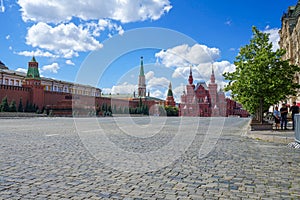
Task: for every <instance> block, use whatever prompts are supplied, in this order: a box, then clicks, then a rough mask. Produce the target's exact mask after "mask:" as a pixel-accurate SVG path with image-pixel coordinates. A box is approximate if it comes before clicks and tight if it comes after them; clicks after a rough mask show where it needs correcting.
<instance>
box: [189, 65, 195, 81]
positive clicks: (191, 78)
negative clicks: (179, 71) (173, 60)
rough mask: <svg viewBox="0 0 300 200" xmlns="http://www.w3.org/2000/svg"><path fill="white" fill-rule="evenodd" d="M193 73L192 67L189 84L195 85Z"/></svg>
mask: <svg viewBox="0 0 300 200" xmlns="http://www.w3.org/2000/svg"><path fill="white" fill-rule="evenodd" d="M193 81H194V80H193V72H192V66H190V76H189V84H190V85H192V84H193Z"/></svg>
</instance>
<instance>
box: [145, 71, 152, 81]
mask: <svg viewBox="0 0 300 200" xmlns="http://www.w3.org/2000/svg"><path fill="white" fill-rule="evenodd" d="M153 77H154V72H153V71H149V72H147V73H146V74H145V78H146V80H150V79H151V78H153Z"/></svg>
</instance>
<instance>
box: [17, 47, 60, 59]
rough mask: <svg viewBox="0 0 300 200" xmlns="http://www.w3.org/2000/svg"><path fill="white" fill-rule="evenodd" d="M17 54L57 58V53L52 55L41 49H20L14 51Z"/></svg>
mask: <svg viewBox="0 0 300 200" xmlns="http://www.w3.org/2000/svg"><path fill="white" fill-rule="evenodd" d="M15 53H16V54H18V55H21V56H27V57H32V56H36V57H50V58H57V57H58V56H57V55H54V54H52V53H50V52H48V51H42V50H40V49H37V50H35V51H21V52H15Z"/></svg>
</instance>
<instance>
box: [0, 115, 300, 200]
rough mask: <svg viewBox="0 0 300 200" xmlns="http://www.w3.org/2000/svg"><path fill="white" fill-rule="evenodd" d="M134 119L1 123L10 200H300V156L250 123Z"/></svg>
mask: <svg viewBox="0 0 300 200" xmlns="http://www.w3.org/2000/svg"><path fill="white" fill-rule="evenodd" d="M128 119H129V118H118V119H115V118H99V119H89V118H81V119H80V118H79V119H73V118H22V119H1V120H0V148H1V151H0V170H1V173H0V199H102V198H104V199H105V198H106V199H206V198H210V199H218V198H223V199H232V198H234V199H259V198H269V199H274V198H275V199H291V198H294V199H297V198H299V197H300V169H299V166H300V151H299V150H298V149H291V148H288V147H287V145H286V144H283V143H276V142H267V141H264V140H257V139H255V138H254V139H251V138H248V137H246V135H247V131H248V128H247V126H248V123H249V119H240V118H228V119H225V118H223V119H222V118H216V119H214V118H201V119H199V118H184V119H183V118H162V117H156V118H148V117H144V118H134V119H130V121H128ZM141 130H142V131H141Z"/></svg>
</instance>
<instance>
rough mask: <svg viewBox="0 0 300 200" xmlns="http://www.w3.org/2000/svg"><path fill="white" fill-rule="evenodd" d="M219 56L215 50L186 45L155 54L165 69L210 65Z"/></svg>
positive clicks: (218, 51)
mask: <svg viewBox="0 0 300 200" xmlns="http://www.w3.org/2000/svg"><path fill="white" fill-rule="evenodd" d="M219 56H220V50H219V49H217V48H208V47H207V46H205V45H201V44H195V45H194V46H191V47H190V46H189V45H187V44H183V45H179V46H176V47H173V48H171V49H167V50H162V51H160V52H158V53H156V54H155V57H156V58H158V61H159V62H161V63H162V64H164V65H165V66H166V67H176V66H190V65H195V64H199V63H211V62H213V61H214V60H216V59H217V58H219Z"/></svg>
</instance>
